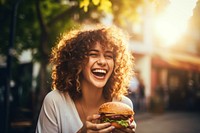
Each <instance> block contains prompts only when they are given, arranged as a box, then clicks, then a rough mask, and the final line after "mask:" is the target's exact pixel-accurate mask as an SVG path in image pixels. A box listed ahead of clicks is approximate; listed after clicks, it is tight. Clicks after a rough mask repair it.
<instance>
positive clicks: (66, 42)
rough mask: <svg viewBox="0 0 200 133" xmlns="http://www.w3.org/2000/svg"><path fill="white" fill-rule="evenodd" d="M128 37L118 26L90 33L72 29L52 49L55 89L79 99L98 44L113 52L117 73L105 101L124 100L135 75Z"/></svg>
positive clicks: (110, 84) (105, 89)
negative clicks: (83, 74) (91, 54)
mask: <svg viewBox="0 0 200 133" xmlns="http://www.w3.org/2000/svg"><path fill="white" fill-rule="evenodd" d="M126 37H127V36H125V34H124V33H123V32H122V31H121V30H120V29H119V28H117V27H115V26H111V27H104V26H103V27H102V26H100V27H98V28H97V27H96V28H95V29H90V30H72V31H70V32H68V33H65V34H63V35H62V36H61V38H60V40H59V41H58V44H57V45H56V46H55V47H54V48H53V49H52V53H51V59H50V62H51V64H52V66H53V67H52V74H51V77H52V87H53V89H57V90H60V91H62V92H68V93H69V95H70V96H71V97H72V98H73V99H75V98H78V97H80V96H81V95H82V94H81V89H80V81H79V78H80V74H81V72H82V69H83V66H84V64H85V63H87V60H88V52H89V50H90V48H91V47H92V46H93V45H95V44H96V43H97V42H99V43H100V44H101V45H102V47H108V48H112V49H113V57H114V58H113V59H114V64H115V65H114V70H113V72H112V74H111V76H110V78H109V80H108V82H107V83H106V85H105V87H104V89H103V95H104V97H105V98H106V99H112V98H113V97H116V98H117V99H120V98H121V95H122V94H127V87H128V85H129V80H130V78H131V76H132V74H133V56H132V54H131V53H130V52H129V51H128V49H127V42H126V39H127V38H126Z"/></svg>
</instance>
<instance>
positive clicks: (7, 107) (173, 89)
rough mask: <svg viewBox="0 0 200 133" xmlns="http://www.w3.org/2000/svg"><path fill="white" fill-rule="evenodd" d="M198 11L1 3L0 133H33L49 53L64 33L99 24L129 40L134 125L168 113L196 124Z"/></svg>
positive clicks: (113, 0)
mask: <svg viewBox="0 0 200 133" xmlns="http://www.w3.org/2000/svg"><path fill="white" fill-rule="evenodd" d="M199 12H200V1H199V0H43V1H41V0H0V118H1V119H0V132H2V133H33V132H34V129H35V125H36V122H37V117H38V113H39V110H40V107H41V104H42V101H43V98H44V96H45V95H46V94H47V93H48V92H49V91H50V90H51V78H50V72H51V67H50V66H49V64H48V61H49V55H50V51H51V48H52V47H53V46H54V45H55V43H56V41H57V40H58V37H59V35H60V34H61V33H62V32H64V31H66V30H70V29H75V28H79V27H82V26H90V24H98V23H102V24H105V25H113V24H114V25H117V26H118V27H120V28H122V29H123V31H125V32H127V33H128V34H129V35H130V41H129V42H128V48H129V50H130V51H131V52H132V54H133V55H134V57H135V67H134V68H133V69H134V71H135V76H134V77H133V78H132V80H131V82H130V87H129V95H128V96H129V97H130V98H131V100H132V101H133V104H134V110H135V112H136V118H137V119H138V120H139V125H140V124H141V125H142V124H144V123H141V122H140V120H142V121H145V120H146V118H153V117H154V116H155V115H156V116H157V114H160V115H161V116H166V114H167V116H168V115H169V112H170V113H173V112H176V113H177V112H181V116H180V114H179V113H178V114H175V115H174V114H172V116H170V118H171V117H172V118H175V117H176V116H177V117H185V116H186V114H187V113H192V114H197V115H192V116H190V115H189V116H188V117H189V118H191V117H192V118H198V119H199V118H200V117H199V115H198V114H199V113H198V112H199V111H200V13H199ZM182 112H184V113H182ZM185 112H186V114H185ZM156 116H155V117H156ZM167 118H168V117H167ZM163 120H165V117H164V119H163ZM159 122H160V121H159ZM154 123H155V121H154ZM177 123H178V122H177ZM152 124H153V122H152ZM139 125H138V127H141V126H139ZM145 126H146V125H145ZM150 126H153V125H150ZM139 129H141V128H139ZM159 130H163V129H159ZM195 131H196V130H195ZM195 131H194V132H195ZM142 132H145V131H142V130H140V131H139V133H142ZM160 132H162V131H160ZM160 132H159V131H158V133H160ZM188 132H189V131H188ZM197 132H198V131H197ZM148 133H151V132H150V131H148ZM154 133H156V132H155V131H154ZM162 133H164V132H162ZM169 133H170V132H169ZM173 133H175V132H173ZM176 133H178V132H176ZM180 133H183V132H181V131H180ZM190 133H191V132H190Z"/></svg>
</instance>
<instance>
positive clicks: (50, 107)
mask: <svg viewBox="0 0 200 133" xmlns="http://www.w3.org/2000/svg"><path fill="white" fill-rule="evenodd" d="M58 132H59V131H58V123H57V117H56V109H55V103H54V101H53V99H52V97H50V96H49V95H47V96H46V97H45V99H44V102H43V105H42V108H41V111H40V115H39V118H38V123H37V127H36V133H58Z"/></svg>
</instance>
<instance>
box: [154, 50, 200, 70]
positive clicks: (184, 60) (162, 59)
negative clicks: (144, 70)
mask: <svg viewBox="0 0 200 133" xmlns="http://www.w3.org/2000/svg"><path fill="white" fill-rule="evenodd" d="M152 64H153V65H155V66H167V67H172V68H177V69H184V70H193V71H199V72H200V57H199V56H197V55H191V54H187V53H174V52H170V51H163V50H162V51H161V50H159V51H158V50H157V51H156V52H155V53H154V55H153V59H152Z"/></svg>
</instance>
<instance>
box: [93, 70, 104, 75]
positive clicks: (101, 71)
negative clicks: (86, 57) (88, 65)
mask: <svg viewBox="0 0 200 133" xmlns="http://www.w3.org/2000/svg"><path fill="white" fill-rule="evenodd" d="M93 72H98V73H104V74H106V70H102V69H95V70H93Z"/></svg>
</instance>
